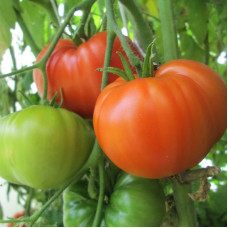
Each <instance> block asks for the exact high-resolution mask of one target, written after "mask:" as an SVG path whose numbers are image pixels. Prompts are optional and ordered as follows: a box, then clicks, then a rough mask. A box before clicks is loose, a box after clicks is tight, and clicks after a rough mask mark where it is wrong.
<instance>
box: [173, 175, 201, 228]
mask: <svg viewBox="0 0 228 228" xmlns="http://www.w3.org/2000/svg"><path fill="white" fill-rule="evenodd" d="M172 187H173V194H174V200H175V204H176V209H177V214H178V225H179V227H194V226H197V221H196V214H195V208H194V203H193V201H192V199H191V198H190V197H189V196H188V193H191V185H190V184H180V183H179V182H178V181H177V180H175V179H174V180H172Z"/></svg>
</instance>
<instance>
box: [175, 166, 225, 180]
mask: <svg viewBox="0 0 228 228" xmlns="http://www.w3.org/2000/svg"><path fill="white" fill-rule="evenodd" d="M220 172H221V169H220V168H219V167H217V166H210V167H207V168H200V169H194V170H188V171H185V172H182V173H179V174H177V175H175V178H176V179H177V180H178V181H179V182H180V183H182V184H187V183H190V182H192V181H195V180H199V179H201V178H203V177H213V176H216V175H217V174H219V173H220Z"/></svg>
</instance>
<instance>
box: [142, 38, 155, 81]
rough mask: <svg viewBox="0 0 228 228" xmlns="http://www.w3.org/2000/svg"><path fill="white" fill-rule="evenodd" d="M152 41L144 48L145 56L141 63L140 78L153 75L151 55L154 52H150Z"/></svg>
mask: <svg viewBox="0 0 228 228" xmlns="http://www.w3.org/2000/svg"><path fill="white" fill-rule="evenodd" d="M152 47H153V42H152V43H150V44H149V46H148V47H147V50H146V56H145V59H144V61H143V65H142V78H148V77H153V75H154V64H153V57H154V54H153V52H152Z"/></svg>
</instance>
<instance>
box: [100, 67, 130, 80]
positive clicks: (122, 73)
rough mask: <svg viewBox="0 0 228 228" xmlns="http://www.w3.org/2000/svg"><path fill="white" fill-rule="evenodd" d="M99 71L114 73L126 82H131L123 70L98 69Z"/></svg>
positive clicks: (113, 68)
mask: <svg viewBox="0 0 228 228" xmlns="http://www.w3.org/2000/svg"><path fill="white" fill-rule="evenodd" d="M97 71H108V72H109V73H113V74H116V75H118V76H120V77H121V78H123V79H124V80H126V81H130V79H129V78H128V76H127V74H126V73H125V72H124V71H123V70H120V69H118V68H115V67H104V68H98V69H97Z"/></svg>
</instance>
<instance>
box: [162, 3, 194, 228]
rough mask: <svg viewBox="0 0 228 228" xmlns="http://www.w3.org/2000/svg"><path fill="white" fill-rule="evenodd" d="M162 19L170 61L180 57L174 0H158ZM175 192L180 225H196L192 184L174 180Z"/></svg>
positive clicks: (167, 57) (166, 59)
mask: <svg viewBox="0 0 228 228" xmlns="http://www.w3.org/2000/svg"><path fill="white" fill-rule="evenodd" d="M158 7H159V13H160V19H161V28H162V38H163V48H164V59H165V62H168V61H170V60H173V59H177V58H178V48H177V33H176V30H175V23H174V16H173V8H172V0H165V1H164V0H158ZM172 187H173V194H174V199H175V203H176V209H177V213H178V219H179V226H196V225H197V224H196V217H195V209H194V202H193V200H192V199H190V197H189V195H188V193H189V192H190V190H191V185H190V184H180V183H179V182H178V181H177V180H175V179H173V180H172Z"/></svg>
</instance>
